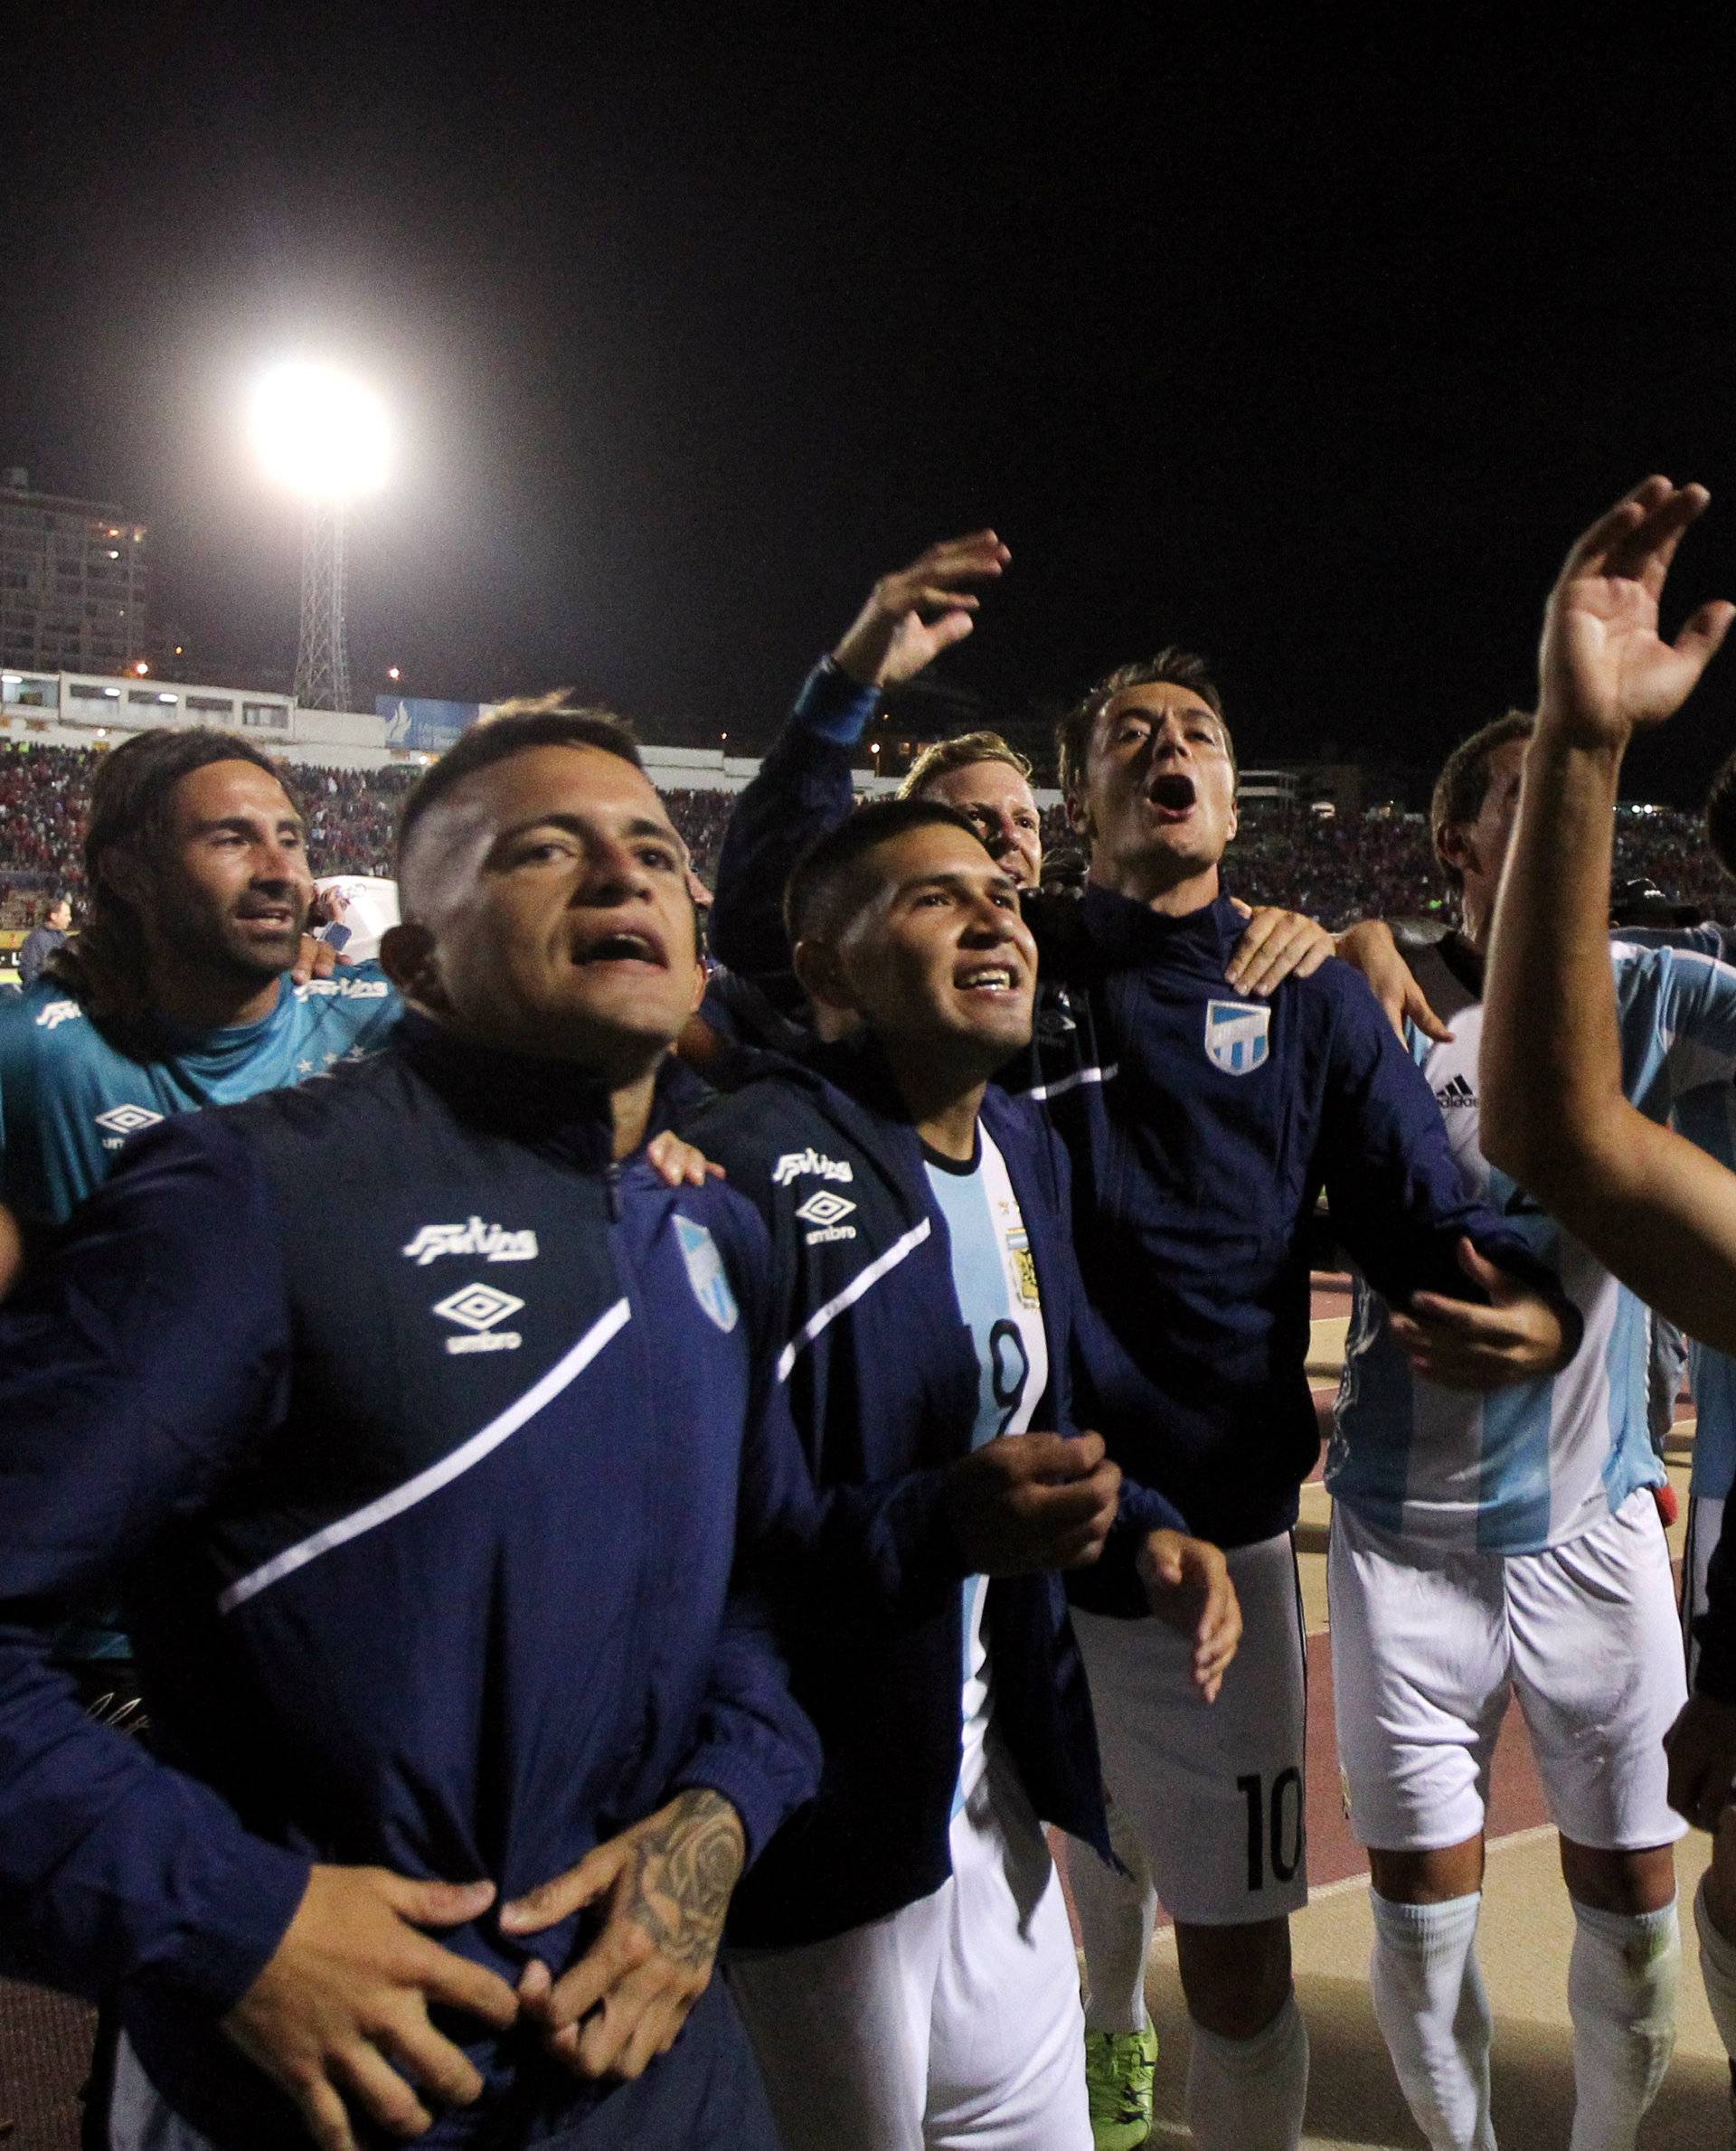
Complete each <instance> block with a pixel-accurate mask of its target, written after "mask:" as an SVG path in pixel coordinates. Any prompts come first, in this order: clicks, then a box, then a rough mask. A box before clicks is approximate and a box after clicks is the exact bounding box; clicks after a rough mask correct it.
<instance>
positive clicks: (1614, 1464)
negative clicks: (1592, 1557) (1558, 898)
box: [1326, 941, 1736, 1553]
mask: <svg viewBox="0 0 1736 2151" xmlns="http://www.w3.org/2000/svg"><path fill="white" fill-rule="evenodd" d="M1610 957H1611V960H1612V962H1613V964H1614V966H1615V972H1616V1001H1617V1010H1618V1021H1619V1024H1620V1030H1621V1048H1622V1071H1623V1078H1622V1080H1623V1088H1624V1090H1626V1092H1627V1095H1628V1098H1629V1099H1632V1101H1633V1103H1634V1104H1635V1105H1636V1106H1637V1107H1638V1108H1639V1109H1640V1110H1641V1111H1642V1112H1644V1113H1646V1114H1647V1115H1648V1116H1649V1117H1650V1118H1652V1119H1654V1120H1660V1121H1661V1120H1665V1119H1667V1118H1670V1117H1671V1116H1672V1114H1673V1113H1675V1115H1676V1116H1677V1117H1678V1118H1680V1115H1681V1112H1682V1109H1683V1108H1684V1104H1685V1101H1686V1100H1687V1099H1688V1098H1689V1097H1690V1096H1691V1095H1692V1094H1694V1093H1696V1092H1699V1091H1701V1090H1703V1089H1704V1088H1706V1087H1709V1086H1710V1087H1712V1088H1715V1089H1717V1090H1720V1091H1722V1092H1726V1093H1727V1092H1728V1091H1729V1090H1730V1089H1731V1078H1732V1075H1736V969H1731V967H1727V966H1725V965H1723V964H1721V963H1718V962H1716V961H1714V960H1712V958H1709V957H1706V956H1704V955H1702V954H1700V953H1699V952H1697V951H1692V950H1685V949H1680V948H1651V949H1643V948H1636V947H1634V946H1633V945H1632V944H1630V943H1628V942H1626V941H1617V942H1614V943H1612V944H1611V948H1610ZM1411 961H1412V968H1413V969H1414V970H1415V972H1416V975H1417V978H1418V980H1419V982H1420V985H1421V986H1422V988H1423V990H1424V992H1425V993H1426V994H1427V995H1428V996H1429V1001H1430V1003H1431V1004H1432V1005H1433V1006H1434V1008H1435V1009H1436V1011H1437V1012H1438V1013H1439V1014H1440V1015H1441V1016H1443V1017H1444V1018H1445V1019H1446V1021H1447V1022H1448V1024H1450V1025H1451V1027H1452V1031H1453V1034H1454V1035H1453V1040H1452V1042H1451V1043H1450V1044H1449V1045H1437V1044H1436V1043H1434V1042H1433V1041H1431V1040H1429V1039H1425V1038H1423V1037H1421V1035H1420V1033H1415V1032H1414V1031H1413V1033H1412V1034H1411V1052H1412V1053H1413V1055H1414V1056H1415V1058H1416V1060H1417V1061H1418V1064H1419V1065H1420V1068H1421V1069H1422V1071H1423V1073H1424V1074H1425V1075H1426V1076H1427V1077H1428V1079H1429V1087H1430V1088H1431V1089H1432V1090H1433V1091H1434V1093H1435V1097H1436V1099H1437V1100H1438V1101H1439V1105H1440V1108H1441V1111H1442V1113H1443V1115H1444V1116H1445V1118H1446V1121H1447V1127H1448V1136H1449V1137H1450V1138H1451V1141H1452V1146H1453V1152H1454V1155H1455V1156H1456V1157H1457V1158H1458V1163H1459V1167H1460V1169H1461V1171H1462V1172H1463V1173H1464V1175H1465V1176H1466V1179H1467V1182H1468V1184H1470V1186H1471V1187H1472V1189H1473V1190H1474V1191H1475V1192H1476V1193H1477V1194H1479V1195H1480V1196H1481V1197H1482V1199H1483V1200H1484V1201H1485V1202H1486V1203H1488V1204H1489V1205H1490V1207H1491V1208H1492V1209H1494V1210H1495V1211H1496V1212H1499V1213H1500V1214H1501V1215H1503V1216H1504V1217H1505V1218H1506V1219H1508V1221H1509V1222H1511V1223H1512V1224H1513V1225H1514V1227H1515V1228H1516V1229H1517V1230H1518V1231H1520V1232H1521V1233H1523V1235H1524V1238H1525V1240H1526V1241H1528V1242H1529V1243H1530V1245H1531V1247H1532V1250H1533V1252H1534V1253H1535V1254H1536V1255H1537V1257H1538V1259H1540V1260H1542V1261H1544V1262H1547V1263H1548V1264H1549V1265H1550V1266H1551V1267H1552V1269H1554V1270H1555V1271H1556V1273H1557V1274H1558V1275H1559V1277H1560V1278H1561V1284H1562V1287H1563V1288H1564V1289H1565V1290H1566V1292H1567V1293H1568V1294H1569V1296H1570V1297H1571V1299H1572V1300H1573V1302H1574V1304H1575V1305H1576V1306H1577V1307H1578V1308H1579V1309H1580V1314H1581V1315H1582V1316H1584V1319H1585V1337H1584V1342H1583V1343H1582V1344H1580V1349H1579V1352H1578V1353H1577V1354H1576V1355H1575V1357H1574V1358H1573V1360H1572V1362H1571V1364H1569V1365H1568V1366H1566V1367H1563V1368H1562V1369H1561V1372H1560V1373H1558V1374H1555V1375H1552V1376H1551V1377H1549V1378H1548V1379H1546V1380H1544V1381H1541V1382H1524V1383H1520V1384H1518V1385H1516V1386H1514V1387H1513V1388H1510V1389H1503V1390H1496V1391H1493V1392H1490V1393H1489V1394H1487V1395H1481V1396H1479V1395H1471V1394H1467V1393H1465V1392H1460V1391H1456V1390H1447V1389H1442V1388H1440V1387H1439V1386H1438V1385H1437V1384H1435V1383H1433V1382H1420V1381H1418V1380H1417V1379H1416V1378H1415V1377H1414V1376H1413V1375H1412V1374H1411V1369H1410V1364H1409V1363H1408V1361H1407V1360H1406V1359H1405V1357H1404V1354H1402V1352H1401V1351H1400V1350H1399V1348H1398V1346H1397V1345H1396V1344H1394V1343H1393V1341H1392V1335H1391V1334H1390V1331H1389V1328H1388V1324H1387V1310H1386V1307H1385V1304H1384V1303H1383V1302H1382V1299H1381V1298H1380V1297H1379V1295H1378V1294H1376V1293H1374V1292H1373V1291H1372V1290H1370V1288H1368V1286H1367V1285H1366V1284H1365V1283H1364V1282H1363V1280H1362V1279H1361V1278H1358V1279H1357V1284H1356V1304H1355V1309H1354V1315H1353V1316H1352V1320H1351V1326H1350V1337H1349V1342H1348V1345H1347V1348H1346V1355H1345V1361H1344V1382H1343V1384H1342V1385H1341V1388H1340V1391H1339V1395H1338V1404H1337V1410H1336V1415H1335V1429H1334V1433H1333V1439H1332V1443H1331V1446H1330V1448H1329V1451H1328V1456H1327V1463H1326V1485H1327V1486H1328V1487H1329V1489H1330V1490H1331V1492H1332V1495H1333V1498H1334V1499H1335V1500H1336V1501H1342V1502H1344V1503H1345V1504H1347V1505H1348V1506H1349V1507H1350V1508H1351V1509H1352V1510H1353V1511H1354V1513H1355V1514H1357V1515H1358V1516H1361V1517H1363V1518H1364V1519H1365V1520H1366V1521H1367V1522H1369V1523H1371V1524H1375V1525H1378V1526H1379V1527H1381V1528H1382V1529H1383V1530H1387V1531H1392V1532H1397V1533H1403V1534H1405V1535H1407V1536H1410V1537H1413V1538H1417V1539H1420V1540H1425V1541H1428V1542H1431V1543H1434V1544H1438V1545H1443V1546H1455V1547H1477V1548H1481V1549H1483V1550H1485V1551H1487V1552H1498V1553H1533V1552H1539V1551H1540V1550H1541V1549H1543V1547H1546V1546H1557V1545H1561V1544H1562V1543H1564V1542H1566V1541H1567V1540H1569V1539H1572V1538H1576V1537H1578V1536H1579V1535H1580V1533H1582V1532H1585V1531H1587V1530H1589V1529H1590V1527H1591V1526H1592V1525H1593V1524H1596V1523H1597V1522H1598V1521H1599V1519H1600V1518H1601V1517H1603V1516H1607V1515H1609V1514H1610V1513H1611V1512H1612V1511H1614V1510H1616V1509H1618V1508H1619V1507H1620V1506H1621V1505H1622V1503H1623V1502H1624V1501H1626V1500H1627V1498H1628V1495H1630V1494H1631V1493H1632V1492H1633V1491H1634V1489H1635V1488H1636V1487H1637V1486H1655V1485H1657V1484H1658V1483H1659V1482H1660V1481H1661V1480H1662V1478H1663V1476H1664V1473H1663V1468H1662V1467H1661V1465H1660V1464H1659V1463H1658V1460H1657V1458H1656V1455H1655V1454H1654V1451H1653V1448H1652V1445H1651V1440H1650V1437H1649V1434H1648V1431H1647V1426H1646V1357H1647V1345H1648V1336H1647V1322H1646V1309H1645V1307H1643V1306H1642V1305H1641V1304H1640V1302H1639V1301H1638V1300H1637V1299H1636V1298H1635V1297H1634V1296H1633V1294H1632V1293H1630V1292H1629V1291H1628V1290H1627V1288H1625V1287H1624V1286H1621V1285H1618V1283H1617V1282H1616V1280H1615V1279H1614V1278H1612V1277H1611V1276H1610V1275H1609V1271H1608V1270H1607V1269H1604V1268H1603V1266H1602V1264H1601V1263H1599V1262H1598V1261H1596V1260H1595V1259H1593V1257H1592V1256H1591V1255H1590V1254H1589V1253H1588V1252H1587V1250H1585V1249H1584V1248H1583V1247H1581V1246H1580V1243H1579V1241H1576V1240H1575V1239H1574V1238H1573V1237H1572V1236H1571V1234H1570V1233H1568V1232H1566V1231H1563V1230H1562V1228H1561V1226H1560V1225H1558V1224H1557V1223H1556V1222H1555V1221H1554V1219H1553V1218H1552V1217H1549V1216H1547V1215H1546V1214H1545V1213H1544V1212H1543V1211H1542V1210H1540V1209H1539V1208H1538V1206H1537V1204H1536V1203H1533V1201H1532V1200H1531V1198H1530V1197H1529V1196H1528V1195H1526V1194H1524V1193H1522V1191H1521V1190H1520V1189H1519V1188H1517V1187H1516V1186H1515V1185H1514V1183H1513V1182H1512V1181H1511V1180H1509V1179H1508V1178H1507V1176H1506V1175H1505V1174H1504V1173H1500V1172H1497V1171H1496V1170H1495V1168H1494V1167H1493V1166H1491V1165H1489V1164H1488V1163H1487V1161H1486V1159H1485V1157H1484V1156H1483V1153H1482V1148H1481V1144H1480V1139H1479V1127H1480V1119H1481V1116H1480V1113H1479V1110H1478V1105H1477V1096H1478V1076H1477V1060H1478V1054H1479V1051H1480V1048H1481V1044H1482V1035H1483V1007H1482V1002H1481V999H1480V997H1479V995H1480V983H1476V982H1473V980H1472V978H1471V977H1470V976H1468V975H1466V976H1461V973H1468V971H1469V970H1470V969H1471V968H1473V967H1467V965H1466V963H1465V959H1464V955H1463V950H1462V944H1459V945H1458V948H1457V949H1456V948H1455V945H1454V944H1451V943H1444V944H1442V946H1441V947H1440V948H1435V949H1429V950H1426V951H1424V952H1422V953H1420V955H1418V956H1416V957H1414V958H1412V959H1411Z"/></svg>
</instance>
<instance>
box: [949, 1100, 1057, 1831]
mask: <svg viewBox="0 0 1736 2151" xmlns="http://www.w3.org/2000/svg"><path fill="white" fill-rule="evenodd" d="M924 1156H925V1158H926V1160H927V1164H928V1173H929V1187H930V1188H931V1189H932V1190H933V1192H934V1199H935V1201H936V1202H937V1203H939V1207H940V1214H941V1216H942V1217H944V1218H945V1219H946V1221H947V1237H948V1241H949V1242H950V1243H951V1248H952V1283H953V1289H954V1290H955V1291H956V1292H957V1293H958V1307H959V1311H960V1312H961V1313H962V1314H963V1316H964V1317H965V1326H966V1327H967V1329H968V1330H969V1332H970V1338H971V1343H972V1344H974V1345H975V1346H976V1347H977V1420H976V1424H975V1425H974V1426H973V1427H972V1429H971V1433H970V1446H971V1447H972V1448H981V1447H982V1446H983V1444H984V1443H985V1442H986V1441H993V1440H995V1439H996V1438H997V1437H998V1436H1000V1435H1002V1434H1025V1433H1028V1432H1029V1431H1030V1428H1031V1415H1032V1413H1033V1411H1035V1410H1036V1408H1037V1403H1038V1401H1039V1399H1040V1398H1041V1397H1042V1395H1043V1391H1044V1390H1046V1389H1047V1388H1048V1386H1049V1345H1048V1342H1047V1340H1046V1339H1045V1337H1044V1335H1043V1302H1042V1300H1041V1298H1039V1297H1038V1294H1037V1268H1036V1264H1035V1262H1034V1261H1033V1259H1032V1254H1031V1241H1030V1238H1029V1236H1028V1235H1027V1233H1026V1231H1025V1229H1024V1214H1023V1213H1022V1212H1021V1211H1020V1209H1019V1199H1018V1197H1017V1196H1016V1195H1015V1194H1014V1193H1013V1183H1012V1181H1011V1180H1010V1179H1009V1178H1008V1177H1007V1171H1006V1165H1005V1160H1004V1159H1003V1158H1002V1156H1001V1154H1000V1151H999V1150H998V1149H997V1148H996V1147H995V1144H994V1142H993V1141H992V1140H991V1138H990V1137H989V1133H988V1130H987V1129H986V1127H982V1126H981V1125H980V1124H979V1125H978V1127H977V1157H976V1161H975V1163H974V1164H972V1165H958V1164H955V1163H954V1162H953V1161H952V1160H951V1159H948V1158H944V1157H941V1156H939V1155H938V1154H937V1153H936V1152H934V1151H931V1150H927V1149H925V1151H924ZM987 1600H988V1579H987V1578H986V1576H972V1577H970V1578H969V1579H968V1580H967V1582H966V1585H965V1655H964V1666H963V1673H964V1690H963V1704H962V1719H963V1725H964V1736H963V1740H962V1741H961V1744H960V1756H959V1768H958V1787H957V1789H956V1790H955V1792H954V1795H953V1807H952V1811H953V1813H954V1814H955V1815H957V1814H958V1810H959V1808H960V1807H963V1806H964V1804H965V1802H966V1800H967V1799H968V1798H969V1797H970V1794H971V1792H972V1790H973V1789H974V1788H975V1787H976V1785H977V1782H978V1780H979V1779H980V1778H981V1777H982V1775H983V1772H984V1771H985V1770H986V1769H987V1767H988V1754H987V1750H986V1745H985V1743H986V1739H987V1734H988V1722H989V1719H990V1717H991V1716H992V1714H993V1712H994V1708H995V1697H994V1690H993V1685H992V1683H991V1681H990V1679H989V1664H988V1644H987V1641H986V1637H985V1636H984V1633H983V1620H984V1615H985V1612H986V1606H987Z"/></svg>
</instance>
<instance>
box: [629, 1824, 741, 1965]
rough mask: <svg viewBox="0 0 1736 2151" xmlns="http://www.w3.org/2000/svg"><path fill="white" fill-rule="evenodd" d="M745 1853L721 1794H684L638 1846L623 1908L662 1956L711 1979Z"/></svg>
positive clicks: (738, 1827) (739, 1831)
mask: <svg viewBox="0 0 1736 2151" xmlns="http://www.w3.org/2000/svg"><path fill="white" fill-rule="evenodd" d="M746 1849H747V1848H746V1844H745V1841H744V1839H743V1837H742V1835H741V1819H740V1817H739V1816H737V1814H736V1812H735V1809H734V1808H733V1807H731V1806H730V1803H729V1802H728V1801H727V1800H726V1799H724V1798H723V1797H722V1795H721V1794H719V1793H714V1792H703V1791H696V1792H685V1793H682V1794H680V1795H679V1796H678V1797H677V1798H675V1800H674V1801H673V1802H672V1803H671V1804H670V1808H669V1812H668V1813H667V1814H666V1815H665V1816H664V1817H663V1818H662V1820H661V1821H660V1822H658V1824H657V1825H656V1828H655V1829H651V1830H647V1831H646V1834H645V1835H644V1836H643V1837H641V1838H640V1839H639V1840H638V1843H637V1857H636V1859H635V1863H634V1867H633V1872H632V1873H631V1875H630V1876H629V1877H628V1878H627V1890H626V1894H625V1897H624V1899H623V1904H622V1909H623V1910H625V1912H626V1913H627V1918H628V1919H630V1920H633V1921H634V1922H635V1923H636V1924H637V1926H639V1927H640V1928H642V1929H644V1930H645V1932H646V1934H648V1935H649V1936H650V1938H651V1939H652V1940H653V1942H655V1943H656V1947H657V1948H658V1949H659V1950H660V1951H661V1952H662V1953H663V1955H664V1956H665V1957H671V1958H675V1961H676V1962H677V1963H678V1964H684V1965H687V1966H689V1967H692V1969H693V1970H694V1971H696V1972H709V1970H710V1969H711V1965H712V1958H713V1957H715V1956H716V1954H717V1945H718V1940H719V1938H720V1937H721V1936H722V1932H723V1918H724V1914H725V1913H726V1912H727V1911H728V1910H729V1909H730V1892H731V1891H732V1890H733V1889H734V1888H735V1885H736V1882H737V1880H738V1878H739V1877H740V1875H741V1864H742V1861H743V1858H744V1857H745V1854H746Z"/></svg>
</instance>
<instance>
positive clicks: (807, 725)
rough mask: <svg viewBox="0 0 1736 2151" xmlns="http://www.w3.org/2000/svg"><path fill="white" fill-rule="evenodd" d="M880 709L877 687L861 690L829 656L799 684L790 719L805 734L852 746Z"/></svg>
mask: <svg viewBox="0 0 1736 2151" xmlns="http://www.w3.org/2000/svg"><path fill="white" fill-rule="evenodd" d="M879 707H880V690H879V688H878V687H863V686H860V685H858V684H857V683H856V682H855V681H854V680H853V679H852V678H851V677H850V675H849V674H848V673H847V672H845V671H844V669H843V667H842V666H841V665H835V663H834V662H833V660H832V659H831V658H830V657H822V658H821V659H820V661H819V663H818V664H817V665H816V666H815V667H814V669H813V671H812V672H811V673H809V674H808V675H807V679H805V680H804V681H803V682H802V689H801V693H799V694H798V695H797V697H796V706H795V708H794V709H793V710H792V711H791V712H790V715H791V717H792V718H793V719H794V720H795V722H797V724H799V725H800V726H801V727H802V729H803V730H804V731H810V732H817V733H818V734H819V736H820V737H821V739H823V740H830V741H832V743H833V744H834V745H835V746H836V747H855V746H858V745H859V744H860V743H861V740H862V735H863V732H865V731H867V729H868V727H869V725H870V724H872V723H873V719H874V712H876V711H877V710H878V709H879Z"/></svg>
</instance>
